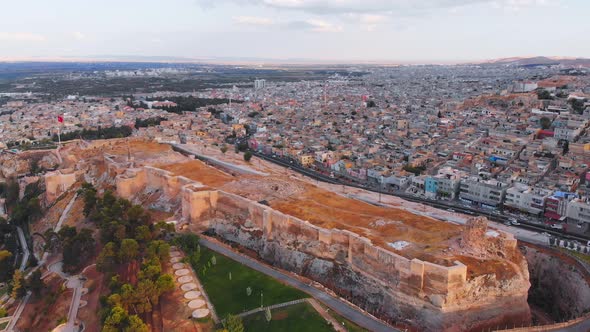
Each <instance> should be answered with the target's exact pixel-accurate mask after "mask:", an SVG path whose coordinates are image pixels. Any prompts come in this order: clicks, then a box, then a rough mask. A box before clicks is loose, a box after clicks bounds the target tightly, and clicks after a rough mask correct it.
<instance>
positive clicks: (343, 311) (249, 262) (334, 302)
mask: <svg viewBox="0 0 590 332" xmlns="http://www.w3.org/2000/svg"><path fill="white" fill-rule="evenodd" d="M199 243H200V244H201V245H203V246H205V247H207V248H209V249H211V250H213V251H215V252H218V253H220V254H222V255H224V256H227V257H229V258H231V259H233V260H235V261H237V262H240V263H242V264H244V265H246V266H248V267H250V268H252V269H254V270H256V271H259V272H262V273H264V274H266V275H268V276H271V277H273V278H275V279H278V280H280V281H282V282H284V283H286V284H288V285H290V286H293V287H295V288H297V289H299V290H302V291H304V292H306V293H308V294H310V295H311V296H313V297H314V298H315V299H317V300H318V301H320V302H322V303H324V304H325V305H327V306H328V307H330V308H331V309H332V310H334V311H336V312H337V313H338V314H340V315H341V316H343V317H345V318H346V319H348V320H350V321H352V322H354V323H355V324H357V325H359V326H361V327H363V328H365V329H368V330H369V331H374V332H391V331H400V330H398V329H395V328H393V327H391V326H389V325H387V324H385V323H384V322H382V321H381V320H379V319H377V318H373V317H372V316H370V315H368V314H366V313H364V312H361V311H360V310H359V309H356V308H354V307H352V306H350V305H349V304H348V303H346V302H345V301H344V300H341V299H340V298H338V297H335V296H332V295H330V294H328V293H326V292H324V291H322V290H320V289H317V288H315V287H312V286H310V285H308V284H306V283H304V282H302V281H300V280H299V279H297V278H295V277H293V276H291V275H289V274H286V273H283V272H281V271H278V270H275V269H272V268H270V267H268V266H266V265H264V264H262V263H260V262H258V261H257V260H255V259H253V258H250V257H247V256H242V255H240V254H237V253H235V252H233V251H232V250H231V249H228V248H226V247H224V246H223V245H220V244H218V243H216V242H213V241H211V240H208V239H207V238H205V237H204V236H201V238H200V240H199Z"/></svg>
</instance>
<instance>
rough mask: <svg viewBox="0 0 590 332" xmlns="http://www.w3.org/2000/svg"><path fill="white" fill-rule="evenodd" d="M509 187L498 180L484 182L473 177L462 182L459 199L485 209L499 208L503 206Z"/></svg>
mask: <svg viewBox="0 0 590 332" xmlns="http://www.w3.org/2000/svg"><path fill="white" fill-rule="evenodd" d="M506 189H508V185H507V184H506V183H503V182H499V181H497V180H482V179H480V178H478V177H471V178H469V179H464V180H462V181H461V185H460V186H459V199H460V200H462V201H464V202H468V203H472V204H477V205H479V206H481V207H484V208H492V209H495V208H498V207H500V206H501V205H502V201H503V199H504V196H505V195H506Z"/></svg>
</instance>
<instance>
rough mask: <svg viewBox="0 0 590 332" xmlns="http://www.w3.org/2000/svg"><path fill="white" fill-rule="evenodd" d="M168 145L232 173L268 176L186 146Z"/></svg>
mask: <svg viewBox="0 0 590 332" xmlns="http://www.w3.org/2000/svg"><path fill="white" fill-rule="evenodd" d="M170 145H171V146H172V147H173V148H175V149H177V150H178V151H179V152H181V153H184V154H190V155H193V156H195V157H197V159H199V160H202V161H207V162H210V163H212V164H217V165H218V166H221V167H223V168H226V169H229V170H231V171H234V172H238V173H241V174H252V175H260V176H268V174H266V173H263V172H259V171H257V170H254V169H252V168H250V167H247V166H241V165H235V164H232V163H228V162H225V161H222V160H219V159H217V158H213V157H209V156H205V155H203V154H201V153H200V152H198V151H196V150H195V149H191V148H190V147H187V146H183V145H180V144H170Z"/></svg>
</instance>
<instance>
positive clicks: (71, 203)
mask: <svg viewBox="0 0 590 332" xmlns="http://www.w3.org/2000/svg"><path fill="white" fill-rule="evenodd" d="M76 198H78V193H76V194H75V195H74V197H72V199H71V200H70V202H69V203H68V205H66V208H65V209H64V211H63V212H62V213H61V216H60V217H59V221H58V222H57V224H56V225H55V228H54V229H53V231H54V232H56V233H57V232H59V230H60V229H61V226H62V224H63V222H64V221H65V220H66V218H67V217H68V214H70V210H71V209H72V206H73V205H74V203H75V202H76Z"/></svg>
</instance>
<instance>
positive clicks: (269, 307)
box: [236, 299, 309, 317]
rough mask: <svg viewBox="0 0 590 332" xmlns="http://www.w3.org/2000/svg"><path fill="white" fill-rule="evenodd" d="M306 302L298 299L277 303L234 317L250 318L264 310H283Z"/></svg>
mask: <svg viewBox="0 0 590 332" xmlns="http://www.w3.org/2000/svg"><path fill="white" fill-rule="evenodd" d="M307 300H309V299H299V300H293V301H289V302H283V303H277V304H273V305H269V306H266V307H261V308H256V309H252V310H250V311H246V312H242V313H241V314H237V315H236V316H239V317H246V316H250V315H252V314H255V313H257V312H261V311H265V310H266V309H270V310H274V309H278V308H284V307H288V306H291V305H295V304H299V303H303V302H305V301H307Z"/></svg>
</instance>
